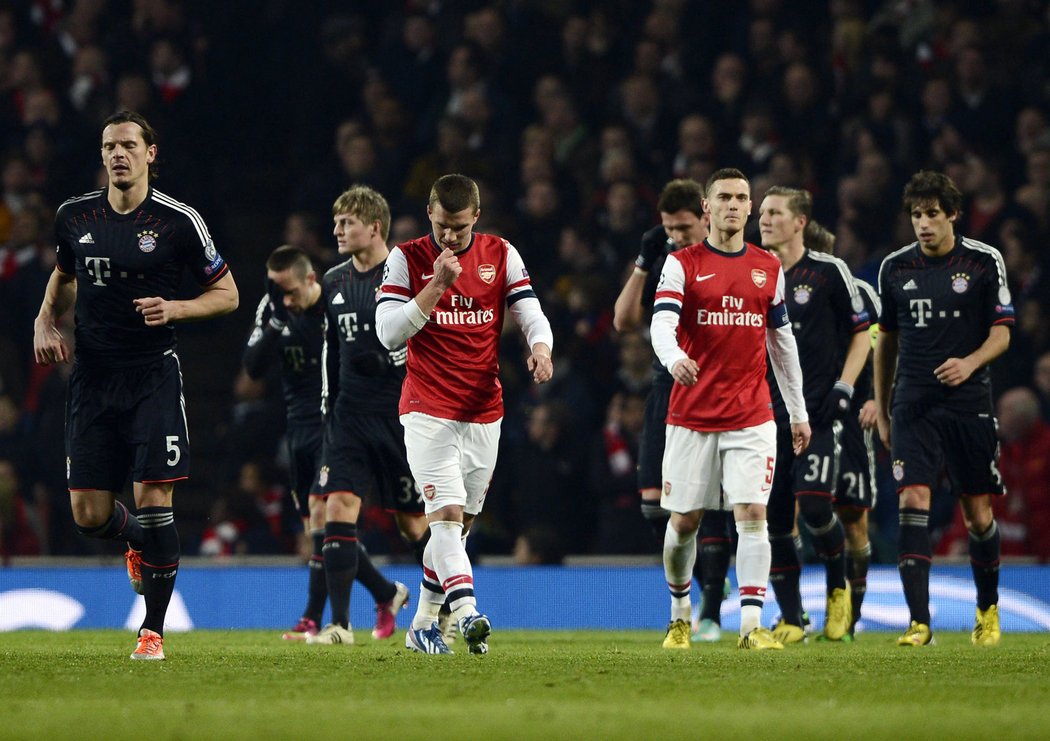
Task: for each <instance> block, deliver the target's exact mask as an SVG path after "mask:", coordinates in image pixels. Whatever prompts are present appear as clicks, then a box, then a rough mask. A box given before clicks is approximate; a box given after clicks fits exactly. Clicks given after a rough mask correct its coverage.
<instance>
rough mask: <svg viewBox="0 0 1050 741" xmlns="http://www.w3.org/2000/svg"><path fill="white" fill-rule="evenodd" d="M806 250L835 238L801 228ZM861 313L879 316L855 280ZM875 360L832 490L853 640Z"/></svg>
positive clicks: (863, 561)
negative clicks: (841, 530) (843, 552)
mask: <svg viewBox="0 0 1050 741" xmlns="http://www.w3.org/2000/svg"><path fill="white" fill-rule="evenodd" d="M805 241H806V247H807V248H808V249H810V250H814V251H816V252H827V253H831V252H833V251H834V246H835V235H834V234H833V233H831V232H830V231H828V230H827V229H826V228H824V227H823V226H821V225H820V224H818V223H817V222H816V221H812V220H811V221H810V222H809V223H808V224H806V232H805ZM853 282H854V283H855V284H856V286H857V290H858V291H859V293H860V296H861V298H862V299H863V300H864V311H866V312H867V314H868V318H869V319H876V320H877V318H878V316H879V314H880V313H881V311H882V303H881V302H880V301H879V294H878V292H877V291H876V290H875V289H874V288H873V287H872V286H871V284H869V283H867V282H866V281H863V280H861V279H860V278H857V277H856V276H854V278H853ZM878 330H879V325H878V322H877V321H874V322H872V323H871V324H869V325H868V334H869V336H870V344H871V346H872V347H874V346H875V338H876V337H878ZM873 366H874V358H873V357H872V356H870V355H869V357H868V360H867V361H866V362H865V363H864V369H863V370H862V371H861V373H860V375H859V376H858V377H857V382H856V383H855V384H854V386H853V403H852V405H851V407H850V413H849V414H848V415H846V417H845V418H844V419H843V420H842V455H841V457H840V459H839V475H838V481H837V483H836V489H835V514H836V515H838V518H839V520H841V521H842V526H843V527H844V528H845V530H846V579H847V580H848V581H849V598H850V607H851V613H852V622H851V623H850V629H849V635H850V638H852V637H853V636H854V633H855V630H856V627H857V623H858V622H859V621H860V610H861V606H862V605H863V604H864V596H865V595H866V594H867V591H868V567H869V566H870V565H871V539H870V537H869V535H868V521H869V516H868V515H869V513H870V512H871V510H872V509H873V508H874V507H875V504H876V502H877V501H878V489H877V488H876V482H877V476H876V475H875V435H876V434H877V431H876V424H875V400H874V398H873V389H872V375H873Z"/></svg>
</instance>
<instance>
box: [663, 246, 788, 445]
mask: <svg viewBox="0 0 1050 741" xmlns="http://www.w3.org/2000/svg"><path fill="white" fill-rule="evenodd" d="M653 311H654V312H659V311H673V312H676V313H678V314H679V321H678V332H677V338H678V345H679V347H681V348H682V350H684V351H685V353H686V354H687V355H688V356H689V357H690V358H692V359H693V360H695V361H696V362H697V364H698V365H699V366H700V371H699V374H698V380H697V382H696V384H695V385H693V386H683V385H681V384H679V383H676V384H675V385H674V387H673V389H672V391H671V401H670V406H669V408H668V411H667V424H670V425H678V426H680V427H688V428H689V429H693V430H698V431H701V432H716V431H724V430H740V429H743V428H745V427H754V426H755V425H760V424H762V423H763V422H767V421H769V420H771V419H773V412H772V410H771V408H770V397H769V385H768V384H767V383H766V329H767V327H768V328H770V329H775V328H778V327H782V326H784V325H785V324H787V323H788V318H787V312H786V311H785V308H784V271H783V270H782V268H781V266H780V261H779V260H778V259H777V258H776V257H774V256H773V255H772V254H771V253H769V252H766V251H765V250H763V249H761V248H760V247H756V246H755V245H753V244H745V245H744V249H743V250H742V251H740V252H736V253H726V252H722V251H720V250H716V249H715V248H714V247H711V246H710V245H708V244H707V243H706V242H702V243H700V244H696V245H693V246H691V247H687V248H685V249H682V250H678V251H677V252H672V253H671V254H670V255H668V256H667V262H666V263H665V264H664V269H663V273H662V274H661V275H660V284H659V285H658V286H657V289H656V301H655V304H654V306H653Z"/></svg>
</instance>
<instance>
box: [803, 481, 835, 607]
mask: <svg viewBox="0 0 1050 741" xmlns="http://www.w3.org/2000/svg"><path fill="white" fill-rule="evenodd" d="M798 507H799V515H800V516H801V519H802V521H803V522H804V523H805V525H806V529H807V530H809V532H810V534H812V535H813V550H814V551H816V554H817V557H818V558H819V559H820V560H821V561H823V562H824V567H825V575H826V587H827V591H828V593H829V594H830V593H831V590H832V589H842V588H844V587H845V586H846V529H845V528H844V527H842V521H841V520H839V518H838V517H837V516H836V515H835V510H834V509H832V506H831V499H830V498H829V497H824V496H811V495H807V494H803V495H801V496H800V497H798Z"/></svg>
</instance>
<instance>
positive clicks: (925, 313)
mask: <svg viewBox="0 0 1050 741" xmlns="http://www.w3.org/2000/svg"><path fill="white" fill-rule="evenodd" d="M908 310H909V311H910V312H911V315H912V318H913V319H915V326H916V327H928V326H929V325H928V324H927V323H926V320H927V319H929V318H930V317H931V316H933V301H932V300H931V299H928V298H913V299H912V300H911V301H909V302H908Z"/></svg>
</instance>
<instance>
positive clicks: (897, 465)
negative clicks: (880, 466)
mask: <svg viewBox="0 0 1050 741" xmlns="http://www.w3.org/2000/svg"><path fill="white" fill-rule="evenodd" d="M893 478H894V480H895V481H902V480H904V461H901V460H896V461H894V462H893Z"/></svg>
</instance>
